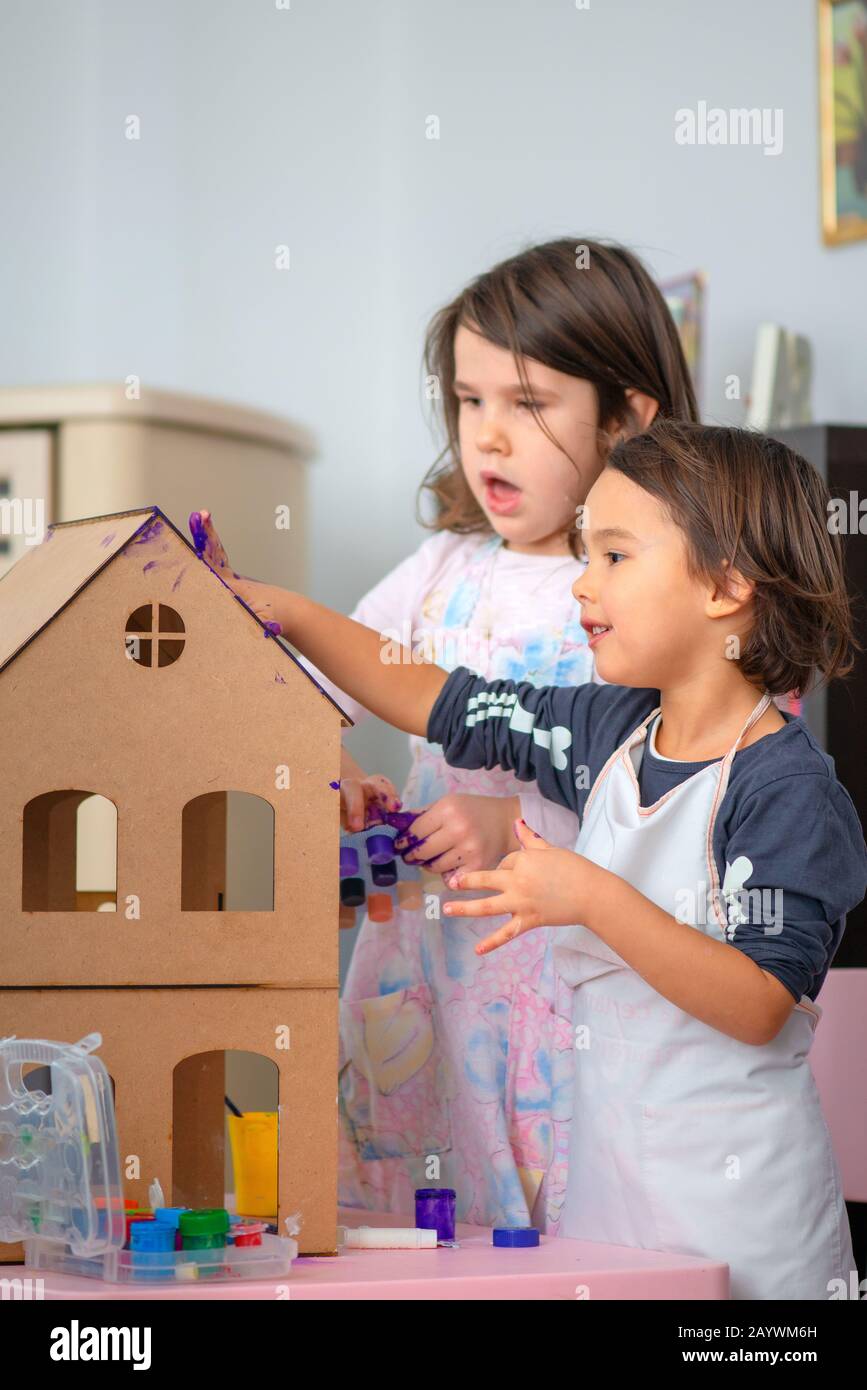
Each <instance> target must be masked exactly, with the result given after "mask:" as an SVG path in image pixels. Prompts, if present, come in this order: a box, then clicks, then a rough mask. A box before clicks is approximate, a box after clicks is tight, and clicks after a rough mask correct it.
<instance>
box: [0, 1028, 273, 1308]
mask: <svg viewBox="0 0 867 1390" xmlns="http://www.w3.org/2000/svg"><path fill="white" fill-rule="evenodd" d="M101 1042H102V1038H101V1036H100V1035H99V1033H91V1034H89V1035H88V1036H87V1037H86V1038H82V1040H81V1041H80V1042H78V1043H55V1042H45V1041H40V1040H37V1039H28V1038H23V1039H19V1038H4V1039H2V1040H0V1241H10V1242H12V1241H19V1240H20V1241H23V1242H24V1251H25V1260H26V1262H27V1265H28V1266H29V1267H31V1268H33V1269H50V1270H55V1271H58V1272H60V1273H64V1274H79V1275H86V1276H87V1277H89V1278H94V1279H105V1280H107V1281H108V1282H109V1283H121V1284H126V1283H131V1282H135V1283H139V1282H148V1283H151V1282H153V1281H171V1282H175V1281H176V1280H183V1281H187V1280H193V1279H208V1280H221V1281H223V1280H233V1279H275V1278H277V1279H279V1278H282V1277H284V1276H285V1275H287V1274H288V1273H289V1272H290V1269H291V1266H292V1261H293V1259H295V1257H296V1256H297V1254H298V1243H297V1241H295V1240H293V1239H292V1238H291V1237H289V1236H277V1235H271V1234H268V1233H265V1234H263V1235H262V1244H261V1245H250V1246H243V1247H241V1246H238V1247H236V1246H234V1245H233V1244H227V1245H226V1246H225V1247H223V1248H217V1249H209V1250H201V1251H197V1250H176V1251H165V1252H162V1251H156V1250H124V1248H123V1246H124V1242H125V1239H126V1221H125V1210H124V1199H123V1184H122V1181H121V1175H120V1157H119V1154H118V1146H117V1130H116V1126H115V1115H114V1101H113V1097H112V1089H111V1080H110V1078H109V1075H108V1072H107V1071H106V1069H105V1066H104V1065H103V1063H102V1061H101V1059H100V1058H99V1057H97V1056H95V1055H94V1052H95V1049H96V1048H97V1047H99V1045H100V1043H101ZM34 1066H36V1067H43V1068H49V1069H50V1077H51V1084H50V1091H49V1090H48V1089H37V1088H36V1087H35V1086H34V1084H33V1081H32V1080H31V1081H30V1082H29V1084H28V1083H27V1082H26V1081H25V1067H27V1068H32V1067H34Z"/></svg>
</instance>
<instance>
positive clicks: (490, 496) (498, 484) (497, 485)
mask: <svg viewBox="0 0 867 1390" xmlns="http://www.w3.org/2000/svg"><path fill="white" fill-rule="evenodd" d="M481 478H482V482H483V483H484V485H485V506H486V507H487V508H488V510H489V511H492V512H496V513H497V515H498V516H506V515H507V514H508V513H509V512H513V511H514V510H515V508H516V507H517V506H518V505H519V504H520V501H521V489H520V488H519V487H516V486H515V484H514V483H508V482H506V479H505V478H501V477H500V476H499V474H498V473H491V472H490V471H489V470H488V469H484V470H483V471H482V474H481Z"/></svg>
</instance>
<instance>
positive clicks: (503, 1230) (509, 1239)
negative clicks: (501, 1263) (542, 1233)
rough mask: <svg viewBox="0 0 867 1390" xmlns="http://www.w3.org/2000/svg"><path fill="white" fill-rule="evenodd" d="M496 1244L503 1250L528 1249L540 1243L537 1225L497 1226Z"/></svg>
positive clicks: (495, 1229) (495, 1232) (495, 1231)
mask: <svg viewBox="0 0 867 1390" xmlns="http://www.w3.org/2000/svg"><path fill="white" fill-rule="evenodd" d="M494 1244H495V1245H496V1246H499V1247H500V1248H501V1249H503V1250H527V1249H529V1247H530V1246H531V1245H538V1244H539V1232H538V1231H537V1230H536V1227H535V1226H495V1227H494Z"/></svg>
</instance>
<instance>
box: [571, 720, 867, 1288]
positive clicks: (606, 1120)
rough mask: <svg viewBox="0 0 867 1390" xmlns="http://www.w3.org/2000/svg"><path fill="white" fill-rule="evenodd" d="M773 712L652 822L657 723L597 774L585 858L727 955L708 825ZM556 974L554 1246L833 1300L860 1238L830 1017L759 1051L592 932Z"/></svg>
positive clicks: (793, 1018) (791, 1030)
mask: <svg viewBox="0 0 867 1390" xmlns="http://www.w3.org/2000/svg"><path fill="white" fill-rule="evenodd" d="M770 698H771V697H770V696H769V695H765V696H764V697H763V698H762V699H761V701H760V702H759V704H758V705H757V706H756V708H755V709H754V710H753V712H752V714H751V715H750V718H749V719H748V720H747V722H746V724H745V725H744V728H743V729H742V730H741V733H740V735H739V737H738V739H737V742H736V743H735V744H734V746H733V747H732V748H731V749H730V750H729V752H728V753H727V755H726V757H725V758H723V759H722V761H721V762H718V763H714V764H712V765H711V766H709V767H706V768H703V769H701V770H700V771H698V772H696V773H695V774H694V775H693V776H692V777H690V778H688V779H687V780H686V781H685V782H682V783H681V784H680V785H679V786H677V787H674V788H673V789H672V790H671V791H669V792H667V793H666V795H665V796H663V797H662V798H661V799H660V800H659V801H657V802H656V803H655V804H654V805H653V806H648V807H643V806H641V805H640V797H639V790H638V781H637V776H636V774H637V771H638V768H639V767H640V765H641V757H642V754H643V748H642V745H643V743H644V740H645V738H646V736H647V728H648V725H649V724H650V722H651V720H652V719H653V718H654V717H655V716H656V715H657V714H658V713H659V710H654V711H653V714H651V715H649V716H648V718H647V719H646V720H645V721H644V723H643V724H641V725H640V726H639V728H638V729H636V730H635V732H634V733H632V734H631V735H630V736H629V738H627V739H626V741H625V742H624V743H623V744H622V745H621V747H620V748H618V749H617V750H616V751H615V752H614V753H613V754H612V756H611V757H610V758H609V760H608V762H607V763H606V764H605V766H604V768H603V769H602V771H601V772H600V774H599V777H598V778H597V780H596V782H595V784H594V786H593V788H592V790H591V792H590V796H589V798H588V802H587V808H586V811H585V815H584V821H583V825H582V829H581V833H580V835H579V837H578V840H577V842H576V845H575V849H576V851H577V852H578V853H580V854H583V855H585V856H586V857H587V858H588V859H590V860H592V861H593V862H594V863H596V864H599V865H601V866H602V867H603V868H605V869H610V870H612V872H614V873H616V874H618V875H619V876H620V877H621V878H623V879H625V880H626V881H627V882H628V883H631V884H632V885H633V887H634V888H636V889H638V891H639V892H641V893H643V894H644V895H645V897H647V898H649V899H650V900H651V901H652V902H654V903H656V904H657V905H658V906H659V907H661V908H662V909H663V910H664V911H665V912H669V913H671V914H672V916H676V917H677V919H678V920H679V921H688V922H689V925H691V926H694V927H696V929H697V930H698V931H702V932H705V933H706V934H707V935H708V936H710V937H712V938H713V939H714V940H716V941H726V940H727V939H730V937H731V934H732V927H731V925H730V922H732V921H735V922H736V920H737V909H736V908H735V909H734V912H732V910H731V909H730V911H729V913H728V914H727V913H726V911H725V907H724V904H723V903H721V902H720V894H719V878H718V875H717V871H716V864H715V861H714V855H713V832H714V822H715V820H716V816H717V813H718V811H719V808H720V806H721V804H722V800H723V797H724V796H725V792H726V787H727V785H728V779H729V772H730V769H731V764H732V760H733V758H734V755H735V752H736V751H737V748H738V746H739V744H740V743H741V741H742V739H743V738H744V735H745V734H746V733H747V732H748V730H749V729H751V728H752V726H753V724H754V723H755V722H756V721H757V720H758V719H759V718H761V716H762V714H763V713H764V711H765V710H766V709H767V707H768V705H769V704H770ZM727 877H729V875H728V873H727ZM727 886H728V885H727V884H724V888H723V892H724V893H725V891H726V888H727ZM683 890H687V891H686V892H684V891H683ZM690 890H691V892H692V898H691V899H690V898H689V891H690ZM690 902H692V903H693V904H697V907H695V909H694V910H693V911H692V912H690V911H689V904H690ZM727 927H728V936H727V931H726V929H727ZM554 959H555V964H556V967H557V969H558V970H559V971H560V973H561V974H562V975H563V976H564V977H565V979H566V980H567V982H568V983H569V984H570V985H572V986H573V989H574V995H573V1022H574V1025H575V1030H576V1031H575V1081H574V1099H573V1110H572V1128H571V1134H570V1146H569V1171H568V1178H567V1187H566V1201H565V1207H564V1214H563V1223H562V1226H561V1228H560V1234H561V1235H565V1236H576V1237H580V1238H581V1239H583V1240H591V1241H600V1242H605V1243H609V1244H614V1245H630V1246H638V1247H642V1248H645V1249H653V1250H668V1251H672V1252H679V1253H682V1254H687V1255H699V1256H704V1257H706V1258H708V1259H714V1260H723V1261H725V1262H726V1263H728V1264H729V1266H730V1268H731V1296H732V1298H734V1299H770V1298H783V1299H826V1298H828V1297H829V1290H828V1281H829V1280H832V1279H837V1278H842V1279H844V1280H846V1281H847V1284H848V1280H849V1274H850V1271H851V1270H853V1269H854V1268H855V1261H854V1257H853V1254H852V1244H851V1237H850V1234H849V1223H848V1218H847V1215H846V1209H845V1205H844V1202H843V1197H842V1193H841V1183H840V1176H839V1171H838V1168H837V1163H836V1160H835V1157H834V1153H833V1150H832V1147H831V1140H830V1136H829V1133H828V1128H827V1125H826V1123H825V1118H824V1116H823V1114H822V1110H821V1107H820V1103H819V1097H818V1092H817V1089H816V1085H815V1082H814V1079H813V1075H812V1072H811V1070H810V1067H809V1063H808V1061H807V1054H808V1052H809V1049H810V1044H811V1042H812V1039H813V1032H814V1030H815V1027H816V1024H817V1022H818V1020H819V1018H820V1017H821V1012H822V1011H821V1009H820V1008H819V1007H818V1006H817V1005H816V1004H814V1003H813V1002H812V1001H811V1000H810V999H808V998H807V996H806V995H805V996H802V998H801V1001H800V1002H799V1003H798V1004H796V1005H795V1007H794V1009H793V1010H792V1013H791V1014H790V1015H789V1018H788V1019H787V1021H786V1023H785V1025H784V1027H783V1028H782V1029H781V1031H780V1032H779V1033H778V1034H777V1036H776V1038H774V1039H773V1041H772V1042H769V1043H765V1044H764V1045H762V1046H754V1045H750V1044H747V1043H742V1042H738V1041H736V1040H735V1039H734V1038H730V1037H728V1036H727V1035H726V1034H724V1033H722V1032H719V1031H718V1030H717V1029H715V1028H711V1027H710V1026H709V1025H708V1024H706V1023H702V1022H701V1021H700V1020H699V1019H696V1018H693V1017H692V1016H691V1015H690V1014H687V1013H684V1011H683V1010H682V1009H679V1008H677V1007H676V1006H675V1005H673V1004H670V1003H669V1002H668V1000H666V999H664V998H663V997H662V995H660V994H658V993H657V992H656V990H654V989H653V988H651V986H650V985H649V984H647V983H646V981H645V980H643V979H642V977H641V976H640V975H638V974H637V973H636V971H635V970H633V969H632V968H631V967H630V966H629V965H627V964H626V962H625V961H624V960H623V959H622V958H621V957H620V956H619V955H617V954H616V952H614V951H612V950H611V949H610V948H609V947H608V946H606V944H605V943H604V942H603V941H602V940H601V938H600V937H598V936H596V935H595V933H594V932H592V931H590V930H589V929H588V928H586V927H582V926H574V927H564V928H561V929H559V930H558V931H556V932H555V935H554Z"/></svg>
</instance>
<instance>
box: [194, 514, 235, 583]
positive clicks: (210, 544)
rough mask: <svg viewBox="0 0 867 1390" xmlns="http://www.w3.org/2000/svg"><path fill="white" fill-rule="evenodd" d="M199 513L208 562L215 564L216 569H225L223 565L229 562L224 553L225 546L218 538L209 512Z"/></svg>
mask: <svg viewBox="0 0 867 1390" xmlns="http://www.w3.org/2000/svg"><path fill="white" fill-rule="evenodd" d="M199 515H200V516H201V518H202V527H203V529H204V532H205V536H206V538H207V544H206V546H205V554H206V556H207V558H208V563H209V564H211V565H213V566H215V567H216V568H218V569H225V567H226V566H227V565H228V563H229V557H228V555H227V554H226V548H225V546H224V545H223V542H222V541H221V540H220V537H219V535H218V533H217V528H216V527H215V526H214V522H213V518H212V516H211V513H210V512H200V513H199Z"/></svg>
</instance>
